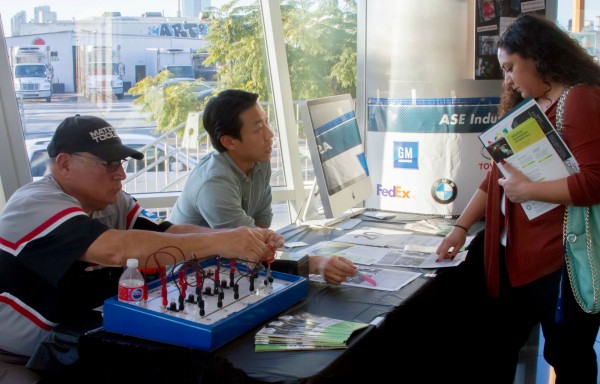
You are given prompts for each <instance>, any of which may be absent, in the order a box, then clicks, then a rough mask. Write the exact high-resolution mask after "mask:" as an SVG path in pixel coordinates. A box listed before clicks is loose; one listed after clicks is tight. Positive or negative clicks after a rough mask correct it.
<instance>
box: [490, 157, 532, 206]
mask: <svg viewBox="0 0 600 384" xmlns="http://www.w3.org/2000/svg"><path fill="white" fill-rule="evenodd" d="M502 166H503V167H504V169H505V170H506V172H507V173H508V175H506V176H505V177H501V178H499V179H498V184H500V186H501V187H502V188H504V194H505V195H506V198H507V199H509V200H510V201H512V202H513V203H522V202H524V201H527V200H530V199H529V198H528V190H529V186H530V185H531V180H529V179H528V178H527V176H525V175H524V174H523V173H522V172H521V171H519V170H518V169H517V168H515V167H513V166H512V165H510V163H509V162H508V161H504V162H503V163H502Z"/></svg>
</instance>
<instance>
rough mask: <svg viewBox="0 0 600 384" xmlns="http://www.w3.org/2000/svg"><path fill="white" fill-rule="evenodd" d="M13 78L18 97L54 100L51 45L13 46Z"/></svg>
mask: <svg viewBox="0 0 600 384" xmlns="http://www.w3.org/2000/svg"><path fill="white" fill-rule="evenodd" d="M11 61H12V65H13V80H14V87H15V92H16V93H17V97H20V98H23V99H46V102H48V103H49V102H51V101H52V79H53V77H54V73H53V69H52V64H50V46H49V45H18V46H16V47H13V48H12V53H11Z"/></svg>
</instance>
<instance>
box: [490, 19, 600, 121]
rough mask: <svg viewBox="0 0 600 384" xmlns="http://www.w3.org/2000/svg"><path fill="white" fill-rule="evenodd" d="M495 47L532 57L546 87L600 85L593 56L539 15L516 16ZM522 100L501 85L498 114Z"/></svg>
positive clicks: (599, 72)
mask: <svg viewBox="0 0 600 384" xmlns="http://www.w3.org/2000/svg"><path fill="white" fill-rule="evenodd" d="M497 46H498V48H499V49H500V48H502V49H504V50H505V51H506V53H508V54H517V55H519V56H521V57H522V58H524V59H532V60H533V61H534V62H535V66H536V69H537V71H538V73H539V75H540V77H541V78H542V80H543V81H544V83H546V84H547V85H548V90H550V83H551V82H558V83H561V84H564V85H566V86H571V85H576V84H591V85H599V86H600V66H598V64H597V63H596V62H595V61H594V58H593V57H592V56H590V55H589V54H588V53H587V51H586V50H585V49H584V48H583V47H582V46H581V45H579V43H578V42H577V40H575V39H573V38H571V36H569V34H568V33H566V32H565V31H563V30H562V29H560V28H559V27H558V25H557V24H556V23H554V22H553V21H551V20H548V19H546V18H544V17H542V16H538V15H534V14H527V13H524V14H521V15H519V16H518V17H517V18H516V19H515V21H514V22H513V23H511V24H510V25H509V26H508V28H506V30H505V31H504V33H502V35H501V36H500V39H499V40H498V45H497ZM522 100H523V98H522V97H521V95H520V94H519V93H518V92H515V91H514V90H513V89H512V88H510V87H508V86H506V84H503V86H502V97H501V99H500V107H499V109H498V115H499V116H502V115H503V114H505V113H506V112H508V111H509V110H510V109H511V108H513V107H514V106H515V105H517V104H518V103H519V102H521V101H522Z"/></svg>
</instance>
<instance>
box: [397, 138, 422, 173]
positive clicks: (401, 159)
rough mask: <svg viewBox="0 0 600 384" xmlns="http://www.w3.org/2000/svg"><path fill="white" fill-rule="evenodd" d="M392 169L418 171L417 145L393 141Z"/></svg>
mask: <svg viewBox="0 0 600 384" xmlns="http://www.w3.org/2000/svg"><path fill="white" fill-rule="evenodd" d="M394 168H408V169H419V143H418V142H416V141H394Z"/></svg>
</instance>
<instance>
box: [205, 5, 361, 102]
mask: <svg viewBox="0 0 600 384" xmlns="http://www.w3.org/2000/svg"><path fill="white" fill-rule="evenodd" d="M236 4H237V0H233V1H231V2H229V3H227V4H225V5H223V6H222V7H221V8H220V9H219V10H218V11H214V12H213V13H212V14H211V16H210V17H209V20H210V23H211V26H210V28H209V33H208V35H207V36H206V39H207V41H208V43H209V44H208V49H207V51H208V53H209V56H208V58H207V59H206V63H207V64H214V63H219V64H220V66H221V70H220V72H219V74H218V78H219V83H220V86H221V87H222V88H241V89H244V90H247V91H250V92H256V93H258V94H259V95H261V98H262V99H263V100H265V99H267V100H268V99H269V98H270V93H271V92H270V88H269V86H268V84H267V79H268V76H267V74H268V73H267V67H266V57H265V55H264V52H265V49H264V38H263V36H264V34H263V28H262V24H261V19H260V13H259V12H260V9H259V6H258V3H257V2H254V3H253V4H251V5H248V6H236ZM344 5H345V7H344V9H342V8H340V7H339V6H338V2H337V1H336V0H327V1H318V0H288V1H285V2H282V5H281V7H282V9H281V13H282V22H283V29H284V35H285V42H286V51H287V57H288V65H289V71H290V81H291V83H292V96H293V98H294V99H296V100H297V99H307V98H315V97H321V96H328V95H332V94H338V93H345V92H348V93H351V94H353V95H355V94H356V1H355V0H354V1H346V2H345V3H344Z"/></svg>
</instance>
